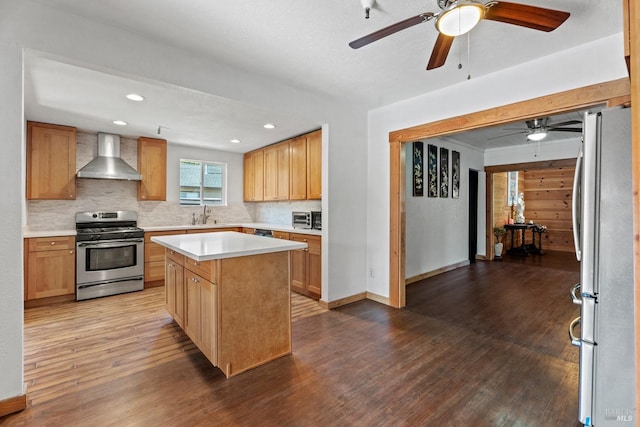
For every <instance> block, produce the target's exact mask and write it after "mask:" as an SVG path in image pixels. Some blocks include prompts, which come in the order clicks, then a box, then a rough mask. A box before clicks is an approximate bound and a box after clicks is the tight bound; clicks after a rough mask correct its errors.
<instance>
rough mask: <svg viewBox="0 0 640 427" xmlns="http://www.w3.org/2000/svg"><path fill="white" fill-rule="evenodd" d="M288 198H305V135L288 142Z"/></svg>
mask: <svg viewBox="0 0 640 427" xmlns="http://www.w3.org/2000/svg"><path fill="white" fill-rule="evenodd" d="M289 160H290V161H289V174H290V183H289V199H290V200H305V199H306V198H307V137H306V136H305V135H302V136H298V137H297V138H293V139H292V140H291V141H290V142H289Z"/></svg>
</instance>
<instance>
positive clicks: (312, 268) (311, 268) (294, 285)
mask: <svg viewBox="0 0 640 427" xmlns="http://www.w3.org/2000/svg"><path fill="white" fill-rule="evenodd" d="M289 240H293V241H296V242H304V243H306V244H307V245H308V248H306V249H301V250H298V251H292V252H291V254H292V256H291V273H290V274H291V275H290V278H291V290H293V291H295V292H298V293H301V294H303V295H307V296H309V297H311V298H315V299H320V297H321V296H322V251H321V248H322V238H321V237H320V236H313V235H308V234H297V233H290V234H289Z"/></svg>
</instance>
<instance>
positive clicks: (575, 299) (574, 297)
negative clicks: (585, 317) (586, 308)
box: [570, 283, 582, 305]
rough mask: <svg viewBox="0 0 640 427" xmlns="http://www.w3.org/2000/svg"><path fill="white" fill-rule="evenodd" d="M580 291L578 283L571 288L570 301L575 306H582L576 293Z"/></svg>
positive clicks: (580, 299)
mask: <svg viewBox="0 0 640 427" xmlns="http://www.w3.org/2000/svg"><path fill="white" fill-rule="evenodd" d="M579 289H580V283H576V284H575V285H573V286H572V287H571V292H570V294H571V301H572V302H573V303H574V304H576V305H582V298H580V297H578V295H577V293H578V290H579Z"/></svg>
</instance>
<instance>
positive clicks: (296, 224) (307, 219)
mask: <svg viewBox="0 0 640 427" xmlns="http://www.w3.org/2000/svg"><path fill="white" fill-rule="evenodd" d="M291 225H292V226H293V228H305V229H315V230H322V212H320V211H295V212H291Z"/></svg>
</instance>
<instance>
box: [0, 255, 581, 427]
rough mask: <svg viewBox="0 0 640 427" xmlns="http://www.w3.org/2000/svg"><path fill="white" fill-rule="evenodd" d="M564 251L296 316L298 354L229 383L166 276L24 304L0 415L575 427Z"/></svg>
mask: <svg viewBox="0 0 640 427" xmlns="http://www.w3.org/2000/svg"><path fill="white" fill-rule="evenodd" d="M568 255H570V254H568ZM568 255H565V254H562V253H549V254H548V255H545V256H542V257H529V258H528V259H512V260H508V259H506V258H505V260H504V261H502V262H478V263H476V264H473V265H471V266H468V267H464V268H460V269H458V270H454V271H451V272H448V273H445V274H442V275H439V276H436V277H432V278H429V279H426V280H424V281H422V282H419V283H416V284H412V285H410V286H409V287H408V288H407V301H408V305H407V307H406V308H405V309H402V310H396V309H393V308H389V307H386V306H384V305H381V304H378V303H376V302H373V301H360V302H357V303H354V304H350V305H348V306H344V307H341V308H339V309H335V310H331V311H326V312H324V311H318V312H317V313H316V314H314V315H308V316H298V317H296V319H295V321H294V323H293V354H292V355H290V356H286V357H283V358H280V359H278V360H276V361H274V362H271V363H269V364H267V365H264V366H261V367H258V368H256V369H253V370H251V371H248V372H246V373H244V374H242V375H239V376H237V377H233V378H231V379H226V378H225V377H224V376H223V375H222V373H221V371H220V370H218V369H217V368H215V367H213V366H211V365H210V364H209V363H208V361H207V360H206V359H205V358H204V357H203V356H202V355H201V354H200V352H199V351H198V350H197V349H195V348H194V347H193V345H192V344H191V343H190V341H189V340H188V338H186V336H185V335H184V334H183V333H182V331H181V330H180V329H179V328H178V327H177V326H176V325H175V323H174V322H172V320H171V318H170V317H169V316H168V315H167V313H166V312H165V311H164V309H163V306H162V304H163V292H162V288H156V289H149V290H146V291H143V292H137V293H133V294H128V295H119V296H116V297H109V298H105V299H101V300H93V301H86V302H82V303H69V304H60V305H59V306H56V307H48V308H36V309H28V310H26V311H25V378H26V381H28V383H29V389H28V391H29V404H28V408H27V409H26V410H25V411H23V412H21V413H18V414H13V415H10V416H7V417H4V418H0V424H2V425H8V426H31V425H37V426H40V425H44V426H47V425H49V426H209V425H215V426H258V425H260V426H561V427H566V426H579V425H580V424H579V423H578V422H577V420H576V413H577V381H578V380H577V376H578V367H577V359H578V351H577V349H574V348H573V347H571V346H570V345H569V343H568V338H567V332H566V330H567V326H568V323H569V322H570V320H571V319H572V318H573V317H575V316H577V314H578V310H577V307H574V306H573V305H572V304H571V302H570V299H569V297H568V290H569V287H570V286H571V285H572V284H573V283H575V282H576V281H577V280H578V270H577V263H576V262H575V261H572V259H571V258H570V256H568ZM85 324H86V325H87V326H84V325H85Z"/></svg>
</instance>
